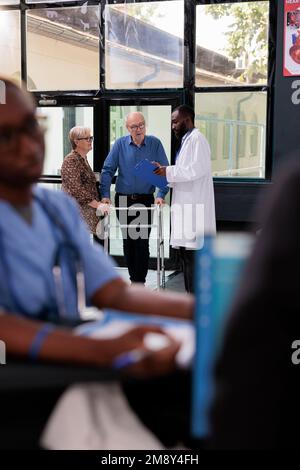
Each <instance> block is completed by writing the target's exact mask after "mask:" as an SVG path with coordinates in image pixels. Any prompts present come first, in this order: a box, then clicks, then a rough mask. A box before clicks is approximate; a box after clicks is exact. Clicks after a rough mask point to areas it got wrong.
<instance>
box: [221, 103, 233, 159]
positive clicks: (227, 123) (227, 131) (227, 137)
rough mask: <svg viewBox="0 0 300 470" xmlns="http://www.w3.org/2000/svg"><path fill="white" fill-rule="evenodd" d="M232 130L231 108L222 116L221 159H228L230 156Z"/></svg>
mask: <svg viewBox="0 0 300 470" xmlns="http://www.w3.org/2000/svg"><path fill="white" fill-rule="evenodd" d="M233 128H234V123H233V122H232V111H231V108H227V109H226V112H225V115H224V126H223V158H225V159H228V158H229V155H230V154H231V148H230V145H232V142H233Z"/></svg>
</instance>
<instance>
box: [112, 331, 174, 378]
mask: <svg viewBox="0 0 300 470" xmlns="http://www.w3.org/2000/svg"><path fill="white" fill-rule="evenodd" d="M149 333H157V334H159V336H162V339H165V341H163V342H164V343H166V346H163V347H161V348H160V349H158V350H153V349H149V348H147V334H149ZM114 345H115V350H116V351H117V350H119V353H118V354H116V356H115V358H114V359H113V361H112V365H113V366H114V365H117V364H122V365H123V366H124V367H122V370H124V371H125V372H126V373H130V374H134V375H136V376H141V377H149V376H153V375H162V374H165V373H168V372H171V371H172V370H173V369H174V368H175V366H176V364H175V358H176V354H177V353H178V351H179V348H180V343H179V342H178V341H176V340H174V339H173V338H172V337H171V336H169V335H168V334H166V333H165V332H164V331H163V330H162V329H161V328H158V327H155V326H139V327H135V328H132V329H131V330H130V331H128V332H127V333H125V334H123V335H122V336H120V337H118V338H115V339H114ZM118 368H119V367H118ZM120 369H121V367H120Z"/></svg>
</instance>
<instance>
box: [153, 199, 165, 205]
mask: <svg viewBox="0 0 300 470" xmlns="http://www.w3.org/2000/svg"><path fill="white" fill-rule="evenodd" d="M154 204H157V205H158V206H163V205H164V204H165V200H164V198H162V197H157V198H155V201H154Z"/></svg>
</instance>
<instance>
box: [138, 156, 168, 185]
mask: <svg viewBox="0 0 300 470" xmlns="http://www.w3.org/2000/svg"><path fill="white" fill-rule="evenodd" d="M155 168H157V167H156V165H154V164H153V163H151V162H150V161H149V160H147V159H145V160H142V161H141V162H139V163H138V164H137V165H135V167H134V170H133V174H134V175H135V176H137V177H138V178H141V179H142V180H144V181H147V182H148V183H151V184H152V185H153V186H156V187H157V188H160V189H165V188H166V187H167V186H168V181H167V178H166V177H165V176H159V175H156V174H155V173H153V170H155Z"/></svg>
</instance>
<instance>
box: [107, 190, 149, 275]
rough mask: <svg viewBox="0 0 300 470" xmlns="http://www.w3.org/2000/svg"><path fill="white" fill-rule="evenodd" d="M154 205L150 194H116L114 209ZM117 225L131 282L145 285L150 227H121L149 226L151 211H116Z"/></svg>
mask: <svg viewBox="0 0 300 470" xmlns="http://www.w3.org/2000/svg"><path fill="white" fill-rule="evenodd" d="M153 203H154V197H153V195H152V194H146V195H136V196H135V198H133V197H132V196H126V195H123V194H118V193H117V194H116V197H115V206H116V207H130V206H133V205H142V206H144V207H151V205H152V204H153ZM116 212H117V217H118V220H119V223H120V225H121V230H122V236H123V248H124V257H125V260H126V264H127V267H128V271H129V276H130V280H131V282H141V283H143V284H145V282H146V276H147V272H148V263H149V236H150V232H151V227H148V228H146V227H144V228H143V227H141V228H135V227H132V228H130V227H129V228H127V227H123V228H122V225H129V224H132V225H137V224H140V225H151V223H152V211H150V210H149V211H145V210H143V211H138V210H132V211H118V210H117V211H116Z"/></svg>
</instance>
